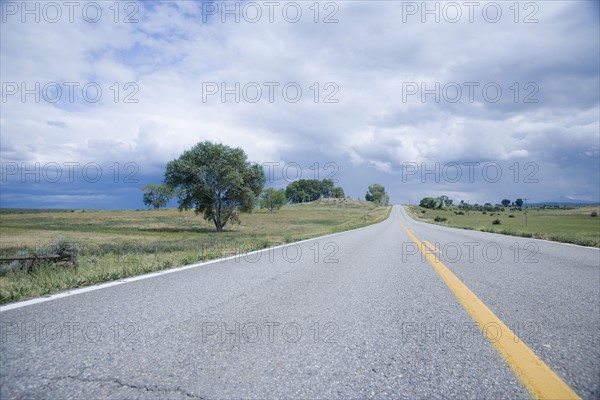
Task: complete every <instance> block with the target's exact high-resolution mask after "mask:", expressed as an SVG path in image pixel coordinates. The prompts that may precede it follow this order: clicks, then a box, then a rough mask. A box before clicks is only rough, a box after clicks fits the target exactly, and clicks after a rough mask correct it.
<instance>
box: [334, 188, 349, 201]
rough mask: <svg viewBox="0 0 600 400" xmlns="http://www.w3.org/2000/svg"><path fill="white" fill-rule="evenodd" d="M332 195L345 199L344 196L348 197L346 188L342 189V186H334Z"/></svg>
mask: <svg viewBox="0 0 600 400" xmlns="http://www.w3.org/2000/svg"><path fill="white" fill-rule="evenodd" d="M331 197H334V198H336V199H343V198H344V197H346V195H345V194H344V189H342V188H341V187H334V188H333V190H332V191H331Z"/></svg>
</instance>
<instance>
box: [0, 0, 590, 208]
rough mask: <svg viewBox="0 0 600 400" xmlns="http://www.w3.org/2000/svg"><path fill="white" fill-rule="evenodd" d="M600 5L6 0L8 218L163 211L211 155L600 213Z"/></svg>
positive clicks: (341, 181) (406, 197)
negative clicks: (200, 152) (175, 174)
mask: <svg viewBox="0 0 600 400" xmlns="http://www.w3.org/2000/svg"><path fill="white" fill-rule="evenodd" d="M598 4H599V3H598V2H597V1H573V0H569V1H564V2H563V1H522V2H516V1H507V2H505V1H498V2H486V1H475V2H462V1H456V2H447V1H428V2H421V1H418V2H412V1H321V2H317V1H297V2H285V1H256V2H246V1H244V2H195V1H168V2H159V1H152V2H146V1H139V2H135V1H130V2H128V1H121V2H115V1H96V2H87V1H75V2H62V1H57V2H37V1H30V2H26V3H24V2H21V1H17V2H13V1H2V2H1V3H0V5H1V9H0V13H1V25H0V27H1V32H0V44H1V46H0V67H1V82H2V100H1V103H0V107H1V110H0V111H1V112H0V114H1V115H0V130H1V139H0V145H1V149H0V156H1V164H2V177H1V185H2V190H1V192H0V206H1V207H27V208H77V209H83V208H85V209H140V208H145V206H144V204H143V202H142V187H143V186H144V185H146V184H147V183H160V182H162V179H163V176H164V170H165V166H166V164H167V163H168V162H169V161H171V160H173V159H176V158H177V157H179V155H180V154H181V153H182V152H183V151H185V150H186V149H189V148H191V147H192V146H193V145H195V144H196V143H198V142H201V141H206V140H208V141H212V142H218V143H223V144H226V145H229V146H232V147H241V148H242V149H244V151H245V152H246V154H247V155H248V160H249V161H252V162H256V163H259V164H261V165H263V166H264V168H265V174H266V178H267V181H266V187H274V188H285V187H286V185H287V184H289V182H291V181H293V180H295V179H299V178H304V179H324V178H328V179H334V180H335V181H336V184H337V185H338V186H341V187H342V188H343V189H344V190H345V193H346V195H348V196H351V197H354V198H361V199H364V195H365V192H366V190H367V188H368V186H369V185H370V184H373V183H379V184H381V185H383V186H384V187H385V188H386V191H387V192H388V194H389V196H390V199H391V201H392V202H393V203H396V204H401V203H418V201H419V200H420V199H421V198H422V197H425V196H440V195H447V196H449V197H450V198H451V199H453V200H454V202H455V203H458V202H459V201H460V200H464V201H467V202H469V203H480V204H483V203H485V202H490V203H492V204H495V203H499V202H500V201H501V200H502V199H504V198H508V199H511V200H514V199H516V198H524V199H527V201H528V202H530V203H534V202H544V201H546V202H547V201H574V202H578V201H594V202H598V201H599V200H600V172H599V171H600V153H599V148H600V126H599V120H600V94H599V90H600V89H599V87H600V82H599V68H600V66H599V65H600V44H599V40H600V39H599V38H600V32H599V21H600V16H599V6H598ZM171 205H176V201H175V200H174V201H173V202H172V203H171Z"/></svg>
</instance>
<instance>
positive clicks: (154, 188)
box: [142, 183, 173, 210]
mask: <svg viewBox="0 0 600 400" xmlns="http://www.w3.org/2000/svg"><path fill="white" fill-rule="evenodd" d="M142 190H143V191H144V204H145V205H147V206H152V207H154V209H155V210H158V209H159V208H161V207H165V206H166V205H167V203H168V202H169V200H171V197H173V189H172V188H170V187H169V186H167V185H155V184H153V183H149V184H147V185H146V186H144V188H143V189H142Z"/></svg>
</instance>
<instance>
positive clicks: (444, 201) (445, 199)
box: [438, 195, 452, 207]
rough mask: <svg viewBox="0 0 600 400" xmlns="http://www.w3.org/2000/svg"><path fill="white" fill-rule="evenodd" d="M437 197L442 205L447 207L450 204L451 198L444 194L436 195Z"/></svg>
mask: <svg viewBox="0 0 600 400" xmlns="http://www.w3.org/2000/svg"><path fill="white" fill-rule="evenodd" d="M438 199H440V201H441V202H442V205H443V206H445V207H449V206H451V205H452V199H451V198H449V197H448V196H446V195H443V196H440V197H438Z"/></svg>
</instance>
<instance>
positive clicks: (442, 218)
mask: <svg viewBox="0 0 600 400" xmlns="http://www.w3.org/2000/svg"><path fill="white" fill-rule="evenodd" d="M447 220H448V218H444V217H435V218H434V221H435V222H444V221H447Z"/></svg>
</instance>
